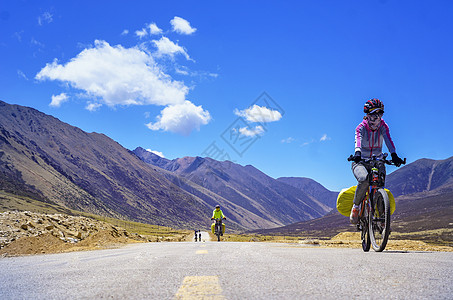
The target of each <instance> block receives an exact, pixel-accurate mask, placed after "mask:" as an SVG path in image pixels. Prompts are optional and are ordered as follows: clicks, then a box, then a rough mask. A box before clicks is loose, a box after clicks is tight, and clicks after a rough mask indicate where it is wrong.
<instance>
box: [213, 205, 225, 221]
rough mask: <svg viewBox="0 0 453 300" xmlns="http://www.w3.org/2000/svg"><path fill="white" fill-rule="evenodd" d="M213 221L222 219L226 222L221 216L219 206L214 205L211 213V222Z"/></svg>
mask: <svg viewBox="0 0 453 300" xmlns="http://www.w3.org/2000/svg"><path fill="white" fill-rule="evenodd" d="M214 219H224V220H226V217H225V216H224V215H223V212H222V210H221V209H220V205H216V207H215V209H214V211H213V212H212V218H211V220H214Z"/></svg>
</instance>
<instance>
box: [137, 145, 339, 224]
mask: <svg viewBox="0 0 453 300" xmlns="http://www.w3.org/2000/svg"><path fill="white" fill-rule="evenodd" d="M134 153H135V154H136V155H137V156H138V157H140V158H141V159H142V160H143V161H145V162H147V163H149V164H151V165H153V166H156V167H159V168H161V169H163V170H165V171H166V172H164V173H165V174H167V176H173V177H178V178H183V179H184V180H185V182H184V184H181V185H180V186H181V187H182V188H184V189H185V190H187V191H190V192H192V189H193V187H194V185H197V186H198V187H201V188H198V189H197V190H198V192H199V191H200V190H207V191H210V192H211V193H210V194H209V195H207V194H206V193H205V194H204V196H201V195H199V194H197V196H198V197H200V198H203V199H205V201H206V203H209V204H211V205H212V206H214V205H215V204H216V203H219V204H220V205H221V206H222V207H224V208H225V210H226V211H228V212H229V214H230V215H231V218H232V219H233V220H234V221H235V222H239V223H241V224H244V225H245V224H246V226H247V227H248V228H253V227H258V228H259V227H261V228H263V227H276V226H281V225H283V224H289V223H293V222H297V221H300V220H309V219H313V218H318V217H321V216H323V215H325V214H326V213H327V212H329V211H330V210H331V209H332V207H333V205H332V204H333V203H332V201H331V199H330V202H329V200H327V201H326V200H325V199H324V195H323V194H322V192H321V193H313V194H308V193H306V192H305V191H304V190H303V189H300V188H296V187H293V186H291V185H289V184H286V183H284V182H283V181H279V180H275V179H273V178H271V177H269V176H267V175H266V174H264V173H262V172H261V171H259V170H258V169H256V168H254V167H253V166H250V165H248V166H245V167H244V166H241V165H238V164H235V163H232V162H229V161H225V162H219V161H216V160H213V159H210V158H202V157H184V158H179V159H174V160H168V159H165V158H161V157H159V156H157V155H155V154H154V153H151V152H148V151H146V150H145V149H143V148H137V149H135V150H134ZM188 181H190V182H191V184H192V186H190V187H187V188H186V187H185V185H186V182H188ZM319 186H320V185H319ZM320 189H324V188H323V187H322V186H320ZM324 190H325V189H324ZM324 190H323V191H324ZM325 191H327V190H325ZM327 193H328V191H327ZM329 196H331V195H329ZM329 204H330V205H329ZM239 210H242V211H248V212H249V214H248V215H246V216H245V217H246V218H244V215H243V213H241V211H239Z"/></svg>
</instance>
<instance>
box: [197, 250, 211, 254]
mask: <svg viewBox="0 0 453 300" xmlns="http://www.w3.org/2000/svg"><path fill="white" fill-rule="evenodd" d="M195 253H196V254H208V250H197V252H195Z"/></svg>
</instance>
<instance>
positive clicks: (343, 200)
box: [337, 185, 396, 217]
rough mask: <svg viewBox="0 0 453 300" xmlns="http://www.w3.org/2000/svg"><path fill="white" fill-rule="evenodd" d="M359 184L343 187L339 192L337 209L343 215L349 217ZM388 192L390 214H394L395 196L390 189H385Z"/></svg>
mask: <svg viewBox="0 0 453 300" xmlns="http://www.w3.org/2000/svg"><path fill="white" fill-rule="evenodd" d="M356 188H357V186H356V185H354V186H351V187H350V188H347V189H342V190H341V192H340V193H339V194H338V197H337V210H338V212H339V213H340V214H342V215H343V216H346V217H349V215H350V214H351V209H352V205H353V203H354V194H355V190H356ZM385 191H386V192H387V195H388V196H389V200H390V214H392V215H393V213H394V212H395V208H396V205H395V197H393V194H392V193H391V192H390V191H389V190H388V189H385Z"/></svg>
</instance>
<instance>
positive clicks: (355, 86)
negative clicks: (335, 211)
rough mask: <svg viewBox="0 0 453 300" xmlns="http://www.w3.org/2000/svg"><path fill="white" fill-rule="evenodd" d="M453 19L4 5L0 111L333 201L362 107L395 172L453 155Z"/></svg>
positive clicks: (362, 9) (437, 11)
mask: <svg viewBox="0 0 453 300" xmlns="http://www.w3.org/2000/svg"><path fill="white" fill-rule="evenodd" d="M452 15H453V2H451V1H395V0H388V1H384V0H381V1H378V0H376V1H190V2H189V1H9V0H8V1H2V2H1V4H0V100H3V101H5V102H8V103H12V104H20V105H25V106H30V107H33V108H36V109H38V110H40V111H43V112H45V113H47V114H50V115H53V116H55V117H57V118H59V119H60V120H61V121H63V122H66V123H69V124H71V125H73V126H77V127H80V128H81V129H83V130H85V131H87V132H100V133H104V134H106V135H108V136H109V137H111V138H112V139H114V140H116V141H117V142H119V143H120V144H121V145H123V146H124V147H126V148H128V149H135V148H136V147H138V146H141V147H143V148H146V149H150V150H153V151H158V152H160V153H162V155H164V156H165V157H166V158H169V159H174V158H177V157H183V156H197V155H198V156H211V157H213V158H217V159H220V160H222V159H229V160H232V161H234V162H237V163H239V164H242V165H247V164H251V165H253V166H255V167H257V168H258V169H260V170H262V171H263V172H265V173H267V174H268V175H270V176H272V177H274V178H277V177H281V176H299V177H310V178H313V179H315V180H316V181H318V182H320V183H321V184H323V185H324V186H325V187H327V188H329V189H331V190H340V189H341V188H343V187H348V186H351V185H353V184H355V179H354V177H353V175H352V173H351V171H350V164H349V163H348V162H347V161H346V157H347V156H349V154H351V153H352V152H353V151H354V129H355V127H356V126H357V125H358V124H359V123H360V122H361V120H362V117H363V110H362V109H363V104H364V102H365V101H366V100H367V99H370V98H375V97H376V98H379V99H381V100H382V101H383V102H384V104H385V111H386V112H385V115H384V119H385V121H386V122H387V123H388V124H389V126H390V133H391V135H392V138H393V140H394V142H395V145H396V148H397V153H398V154H399V155H400V156H401V157H407V159H408V161H409V162H413V161H415V160H417V159H420V158H432V159H445V158H448V157H450V156H452V155H453V150H452V149H453V142H452V139H451V137H452V134H451V132H450V125H451V121H452V117H451V109H450V107H449V105H451V103H452V99H453V75H452V74H453V72H452V70H453V55H452V53H453V39H452V36H453V18H452V17H451V16H452ZM393 170H394V168H389V169H388V172H391V171H393Z"/></svg>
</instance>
